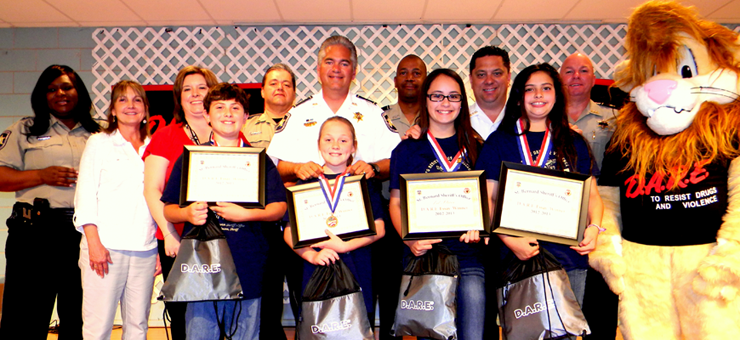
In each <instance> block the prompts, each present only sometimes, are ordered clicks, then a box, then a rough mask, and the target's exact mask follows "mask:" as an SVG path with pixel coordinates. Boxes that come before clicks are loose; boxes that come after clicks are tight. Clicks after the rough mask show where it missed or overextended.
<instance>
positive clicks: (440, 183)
mask: <svg viewBox="0 0 740 340" xmlns="http://www.w3.org/2000/svg"><path fill="white" fill-rule="evenodd" d="M479 184H480V181H479V180H478V178H477V177H476V178H463V179H439V180H424V181H409V182H407V193H408V194H407V195H408V199H407V200H408V201H407V205H408V231H409V233H433V232H450V231H453V232H454V231H460V232H465V231H468V230H484V224H483V222H482V212H481V202H480V200H481V197H480V187H479Z"/></svg>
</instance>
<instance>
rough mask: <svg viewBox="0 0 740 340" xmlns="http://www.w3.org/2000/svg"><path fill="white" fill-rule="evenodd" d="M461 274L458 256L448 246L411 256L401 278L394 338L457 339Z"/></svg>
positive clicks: (393, 330) (393, 329) (437, 247)
mask: <svg viewBox="0 0 740 340" xmlns="http://www.w3.org/2000/svg"><path fill="white" fill-rule="evenodd" d="M458 275H459V264H458V262H457V256H455V255H453V254H452V253H451V252H450V251H449V250H448V249H447V247H444V246H441V245H434V247H433V248H432V249H430V250H429V251H427V252H426V254H424V255H422V256H414V255H413V254H412V255H411V256H409V259H408V264H407V265H406V268H405V269H404V271H403V276H402V278H401V289H400V294H399V297H398V300H399V301H398V307H396V319H395V321H394V323H393V328H392V329H391V332H393V335H394V336H404V335H411V336H417V337H424V338H432V339H440V340H454V339H457V327H456V326H455V316H456V313H457V305H456V301H455V297H456V290H457V279H458Z"/></svg>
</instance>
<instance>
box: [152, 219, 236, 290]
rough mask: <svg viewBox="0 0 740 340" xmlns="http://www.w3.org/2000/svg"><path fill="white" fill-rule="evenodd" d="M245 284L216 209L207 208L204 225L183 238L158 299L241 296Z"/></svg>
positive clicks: (194, 228)
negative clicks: (240, 276)
mask: <svg viewBox="0 0 740 340" xmlns="http://www.w3.org/2000/svg"><path fill="white" fill-rule="evenodd" d="M242 296H243V294H242V285H241V282H239V276H238V275H237V273H236V266H235V265H234V258H233V257H232V256H231V249H229V244H228V243H227V242H226V236H225V235H224V233H223V231H221V227H220V225H219V221H218V217H217V216H216V213H214V212H213V211H211V209H208V218H207V219H206V223H205V224H204V225H202V226H194V227H193V229H192V230H190V232H188V234H187V235H185V236H183V237H182V240H181V241H180V250H178V253H177V258H176V259H175V263H174V264H173V265H172V269H171V270H170V274H169V276H168V277H167V281H165V282H164V285H163V286H162V290H161V294H160V296H159V298H158V299H159V300H163V301H168V302H169V301H175V302H187V301H207V300H235V299H240V298H241V297H242Z"/></svg>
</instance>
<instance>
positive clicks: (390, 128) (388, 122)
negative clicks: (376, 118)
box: [383, 112, 398, 133]
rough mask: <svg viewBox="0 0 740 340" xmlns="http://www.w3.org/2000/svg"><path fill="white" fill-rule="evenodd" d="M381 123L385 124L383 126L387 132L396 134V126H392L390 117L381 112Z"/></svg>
mask: <svg viewBox="0 0 740 340" xmlns="http://www.w3.org/2000/svg"><path fill="white" fill-rule="evenodd" d="M383 121H384V122H385V126H386V127H387V128H388V130H391V132H393V133H398V129H396V126H395V125H393V122H391V117H389V116H388V114H386V113H385V112H383Z"/></svg>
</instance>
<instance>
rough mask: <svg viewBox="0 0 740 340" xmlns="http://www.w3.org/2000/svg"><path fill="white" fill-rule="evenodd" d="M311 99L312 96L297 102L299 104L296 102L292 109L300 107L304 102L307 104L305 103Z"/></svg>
mask: <svg viewBox="0 0 740 340" xmlns="http://www.w3.org/2000/svg"><path fill="white" fill-rule="evenodd" d="M311 98H313V96H308V98H306V99H304V100H301V101H299V102H298V103H296V104H295V106H293V107H298V106H299V105H301V104H303V103H305V102H307V101H309V100H311Z"/></svg>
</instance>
